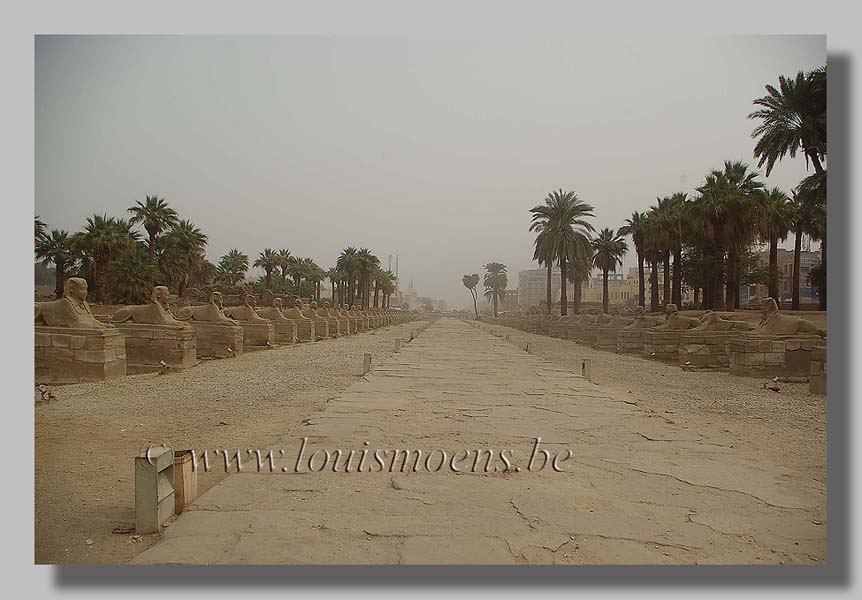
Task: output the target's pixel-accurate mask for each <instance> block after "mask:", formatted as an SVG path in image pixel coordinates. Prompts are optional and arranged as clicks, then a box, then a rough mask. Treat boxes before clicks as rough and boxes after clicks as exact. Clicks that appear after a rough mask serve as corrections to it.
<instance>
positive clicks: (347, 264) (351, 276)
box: [335, 246, 359, 306]
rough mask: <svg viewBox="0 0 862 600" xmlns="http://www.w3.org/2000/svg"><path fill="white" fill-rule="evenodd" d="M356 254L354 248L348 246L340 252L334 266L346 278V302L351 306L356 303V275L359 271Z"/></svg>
mask: <svg viewBox="0 0 862 600" xmlns="http://www.w3.org/2000/svg"><path fill="white" fill-rule="evenodd" d="M357 252H358V251H357V250H356V248H354V247H353V246H348V247H347V248H345V249H344V250H342V251H341V254H340V255H339V256H338V260H337V261H336V265H335V266H336V267H337V268H338V270H340V271H342V272H343V273H344V274H345V276H346V287H347V290H346V295H347V298H346V301H347V304H348V305H351V306H352V305H353V304H355V302H356V273H357V272H358V271H359V259H358V258H357Z"/></svg>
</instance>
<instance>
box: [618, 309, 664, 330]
mask: <svg viewBox="0 0 862 600" xmlns="http://www.w3.org/2000/svg"><path fill="white" fill-rule="evenodd" d="M661 323H662V321H661V319H659V318H658V317H653V316H650V315H648V314H646V311H645V310H644V307H643V306H636V307H635V309H634V320H633V321H632V322H631V323H630V324H628V325H626V326H625V327H624V329H650V328H652V327H655V326H657V325H661Z"/></svg>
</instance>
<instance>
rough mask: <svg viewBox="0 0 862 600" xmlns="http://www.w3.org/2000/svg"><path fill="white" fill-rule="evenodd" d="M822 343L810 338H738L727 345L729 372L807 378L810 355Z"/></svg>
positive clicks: (808, 336) (812, 337) (781, 336)
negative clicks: (728, 347) (728, 346)
mask: <svg viewBox="0 0 862 600" xmlns="http://www.w3.org/2000/svg"><path fill="white" fill-rule="evenodd" d="M822 342H823V339H822V338H820V337H819V336H810V335H802V336H796V335H779V336H772V337H756V336H751V335H749V336H745V335H740V336H738V337H735V338H733V339H732V340H731V341H730V349H729V352H730V372H731V373H736V374H739V375H754V376H767V377H775V376H779V377H793V376H796V377H798V376H806V377H807V376H809V375H810V373H811V355H812V352H813V350H814V348H815V346H817V345H818V344H822Z"/></svg>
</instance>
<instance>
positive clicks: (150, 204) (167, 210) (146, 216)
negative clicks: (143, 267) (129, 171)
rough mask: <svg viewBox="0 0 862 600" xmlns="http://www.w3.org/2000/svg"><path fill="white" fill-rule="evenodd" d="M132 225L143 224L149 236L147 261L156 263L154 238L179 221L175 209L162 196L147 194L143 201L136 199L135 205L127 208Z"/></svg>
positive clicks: (152, 263)
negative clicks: (130, 215)
mask: <svg viewBox="0 0 862 600" xmlns="http://www.w3.org/2000/svg"><path fill="white" fill-rule="evenodd" d="M129 212H130V213H132V218H131V219H129V222H130V223H131V224H132V225H138V224H140V225H143V227H144V229H145V230H146V232H147V235H148V236H149V245H148V250H149V263H150V264H151V265H155V264H156V238H157V237H158V235H159V234H160V233H162V232H163V231H167V230H168V229H170V228H171V227H174V226H175V225H176V224H177V223H179V220H180V218H179V215H178V214H177V211H175V210H174V209H172V208H171V207H170V206H168V203H167V201H165V199H164V198H159V197H158V196H147V197H146V200H144V202H141V201H140V200H138V201H137V202H135V206H132V207H131V208H129Z"/></svg>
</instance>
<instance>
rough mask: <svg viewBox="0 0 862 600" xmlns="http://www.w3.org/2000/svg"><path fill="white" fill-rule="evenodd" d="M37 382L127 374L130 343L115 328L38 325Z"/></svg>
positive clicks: (101, 379) (80, 380) (88, 379)
mask: <svg viewBox="0 0 862 600" xmlns="http://www.w3.org/2000/svg"><path fill="white" fill-rule="evenodd" d="M35 366H36V368H35V379H36V383H55V384H56V383H80V382H84V381H103V380H105V379H112V378H114V377H124V376H125V375H126V344H125V338H124V336H123V334H122V333H121V332H120V331H119V330H117V329H115V328H109V329H77V328H76V329H72V328H68V327H44V326H41V325H37V326H36V356H35Z"/></svg>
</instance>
